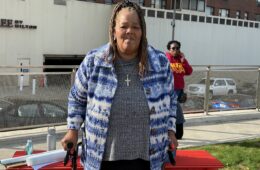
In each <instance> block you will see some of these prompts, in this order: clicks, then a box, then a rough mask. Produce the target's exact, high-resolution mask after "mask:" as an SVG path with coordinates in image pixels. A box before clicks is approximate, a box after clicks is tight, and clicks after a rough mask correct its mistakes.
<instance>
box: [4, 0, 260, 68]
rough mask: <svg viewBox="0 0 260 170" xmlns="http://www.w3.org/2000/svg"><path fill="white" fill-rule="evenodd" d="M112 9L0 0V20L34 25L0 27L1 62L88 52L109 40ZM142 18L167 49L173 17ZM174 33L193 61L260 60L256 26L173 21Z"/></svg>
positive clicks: (151, 38)
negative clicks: (32, 26)
mask: <svg viewBox="0 0 260 170" xmlns="http://www.w3.org/2000/svg"><path fill="white" fill-rule="evenodd" d="M112 8H113V6H111V5H105V4H97V3H88V2H82V1H74V0H73V1H67V5H66V6H63V5H54V4H53V0H25V1H22V0H0V19H3V18H6V19H12V20H23V21H24V23H25V24H30V25H36V26H37V29H34V30H30V29H20V28H4V27H0V65H16V64H17V60H18V58H29V59H30V64H31V65H42V63H43V54H60V55H62V54H78V55H79V54H85V53H87V51H89V50H90V49H92V48H96V47H98V46H100V45H102V44H104V43H106V42H107V41H108V23H109V18H110V16H111V12H112ZM145 9H146V11H147V9H148V8H145ZM153 10H154V9H153ZM161 11H164V10H161ZM168 12H169V11H168ZM170 12H171V11H170ZM145 18H146V24H147V37H148V42H149V43H150V44H152V45H153V46H154V47H156V48H159V49H160V50H162V51H166V44H167V42H168V41H169V40H171V37H172V26H171V21H172V20H171V19H165V18H156V17H147V15H146V17H145ZM175 37H176V39H177V40H179V41H181V43H182V50H183V52H184V53H185V54H186V57H187V58H188V60H189V61H190V63H191V64H193V65H208V64H211V65H216V64H219V65H260V56H259V54H260V48H259V44H260V42H259V41H260V28H245V27H239V26H227V25H220V24H213V23H212V24H209V23H199V22H192V21H180V20H176V30H175Z"/></svg>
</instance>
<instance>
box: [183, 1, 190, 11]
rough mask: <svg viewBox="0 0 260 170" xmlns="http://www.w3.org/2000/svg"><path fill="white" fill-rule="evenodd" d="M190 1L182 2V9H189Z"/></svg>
mask: <svg viewBox="0 0 260 170" xmlns="http://www.w3.org/2000/svg"><path fill="white" fill-rule="evenodd" d="M189 6H190V1H189V0H182V8H183V9H189Z"/></svg>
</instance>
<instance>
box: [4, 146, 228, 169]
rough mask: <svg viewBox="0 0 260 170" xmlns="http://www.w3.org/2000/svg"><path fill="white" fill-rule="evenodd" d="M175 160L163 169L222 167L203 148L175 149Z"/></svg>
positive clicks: (60, 165)
mask: <svg viewBox="0 0 260 170" xmlns="http://www.w3.org/2000/svg"><path fill="white" fill-rule="evenodd" d="M39 152H43V151H39ZM24 154H25V152H24V151H16V152H15V154H14V157H17V156H22V155H24ZM175 160H176V165H175V166H172V165H171V164H170V163H167V164H166V165H165V170H217V169H219V168H223V167H224V166H223V164H222V163H221V162H220V161H219V160H217V159H216V158H215V157H213V156H212V155H211V154H210V153H208V152H207V151H204V150H177V156H176V158H175ZM79 161H80V159H78V164H77V165H78V170H83V168H82V166H80V162H79ZM70 163H71V162H70ZM70 163H69V164H68V165H67V166H66V167H64V166H63V162H58V163H54V164H51V165H48V166H45V167H42V168H41V169H40V170H70V169H71V167H70ZM7 170H32V168H31V167H28V166H26V165H22V166H18V167H12V168H7Z"/></svg>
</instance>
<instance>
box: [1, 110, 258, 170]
mask: <svg viewBox="0 0 260 170" xmlns="http://www.w3.org/2000/svg"><path fill="white" fill-rule="evenodd" d="M185 117H186V123H185V127H184V137H183V139H182V140H179V148H186V147H190V146H201V145H208V144H215V143H223V142H232V141H240V140H245V139H253V138H260V112H258V111H256V110H238V111H226V112H211V113H210V114H209V115H207V116H205V115H203V114H201V113H197V114H187V115H185ZM56 131H57V145H56V146H57V149H61V146H60V142H59V141H60V139H61V138H62V137H63V135H64V133H65V131H66V126H59V127H56ZM46 134H47V128H38V129H32V130H17V131H12V132H0V153H1V154H0V159H4V158H10V157H12V155H13V154H14V152H15V151H16V150H23V149H24V145H25V144H26V140H27V139H32V141H33V144H34V149H38V150H46V148H47V146H46ZM0 169H4V167H2V166H1V165H0Z"/></svg>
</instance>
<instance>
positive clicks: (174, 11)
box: [172, 0, 176, 40]
mask: <svg viewBox="0 0 260 170" xmlns="http://www.w3.org/2000/svg"><path fill="white" fill-rule="evenodd" d="M173 5H174V7H173V15H172V40H174V33H175V15H176V0H173Z"/></svg>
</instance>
